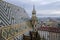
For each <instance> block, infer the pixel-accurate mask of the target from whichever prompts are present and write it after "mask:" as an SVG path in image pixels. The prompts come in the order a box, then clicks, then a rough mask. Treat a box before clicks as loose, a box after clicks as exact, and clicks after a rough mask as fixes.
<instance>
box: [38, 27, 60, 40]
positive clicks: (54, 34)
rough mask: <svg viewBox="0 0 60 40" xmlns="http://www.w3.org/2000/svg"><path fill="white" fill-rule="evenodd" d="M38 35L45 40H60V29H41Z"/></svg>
mask: <svg viewBox="0 0 60 40" xmlns="http://www.w3.org/2000/svg"><path fill="white" fill-rule="evenodd" d="M38 33H39V34H40V37H41V38H43V37H44V38H45V40H60V28H57V27H40V28H39V31H38Z"/></svg>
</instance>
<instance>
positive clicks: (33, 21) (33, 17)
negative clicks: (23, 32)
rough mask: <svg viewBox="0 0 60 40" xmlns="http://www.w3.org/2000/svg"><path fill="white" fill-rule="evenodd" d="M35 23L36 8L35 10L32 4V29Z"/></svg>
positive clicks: (34, 27) (34, 28)
mask: <svg viewBox="0 0 60 40" xmlns="http://www.w3.org/2000/svg"><path fill="white" fill-rule="evenodd" d="M36 25H37V17H36V10H35V6H34V5H33V11H32V27H33V30H34V31H36Z"/></svg>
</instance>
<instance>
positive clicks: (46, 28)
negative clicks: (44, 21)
mask: <svg viewBox="0 0 60 40" xmlns="http://www.w3.org/2000/svg"><path fill="white" fill-rule="evenodd" d="M38 30H41V31H48V32H55V33H60V28H57V27H40V28H38Z"/></svg>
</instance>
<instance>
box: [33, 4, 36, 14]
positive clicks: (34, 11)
mask: <svg viewBox="0 0 60 40" xmlns="http://www.w3.org/2000/svg"><path fill="white" fill-rule="evenodd" d="M33 13H36V10H35V5H33Z"/></svg>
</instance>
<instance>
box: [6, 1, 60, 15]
mask: <svg viewBox="0 0 60 40" xmlns="http://www.w3.org/2000/svg"><path fill="white" fill-rule="evenodd" d="M5 1H7V2H9V3H12V4H15V5H17V6H21V7H23V8H24V9H25V10H26V11H27V13H28V15H29V16H31V13H32V9H33V5H35V9H36V13H37V16H60V0H5Z"/></svg>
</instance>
